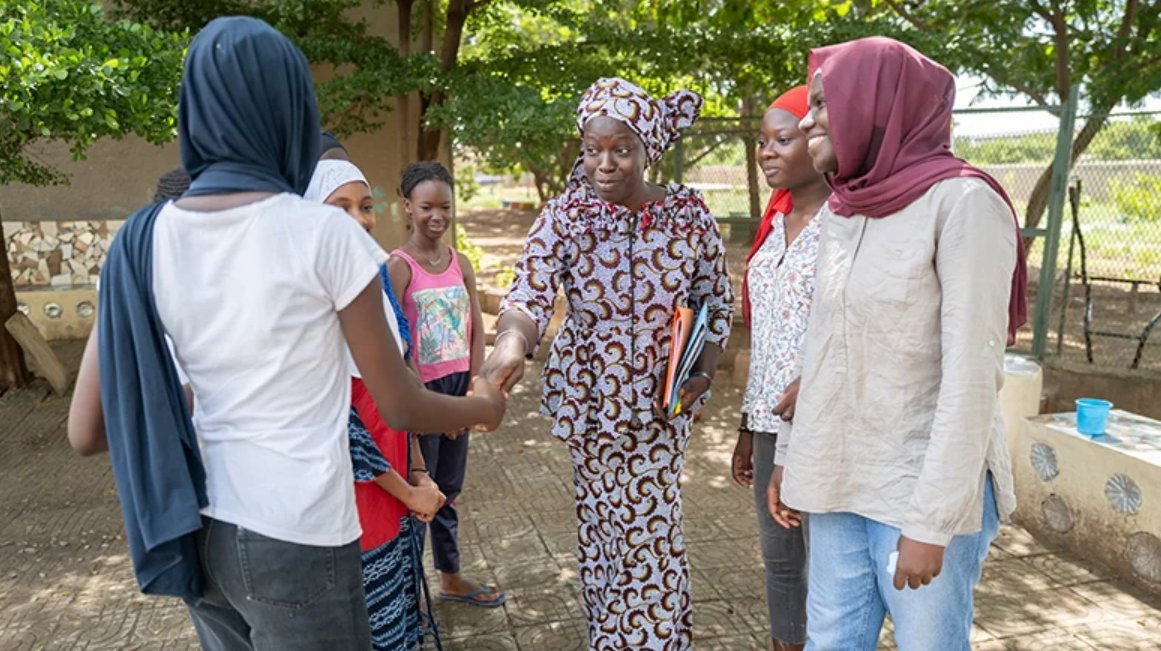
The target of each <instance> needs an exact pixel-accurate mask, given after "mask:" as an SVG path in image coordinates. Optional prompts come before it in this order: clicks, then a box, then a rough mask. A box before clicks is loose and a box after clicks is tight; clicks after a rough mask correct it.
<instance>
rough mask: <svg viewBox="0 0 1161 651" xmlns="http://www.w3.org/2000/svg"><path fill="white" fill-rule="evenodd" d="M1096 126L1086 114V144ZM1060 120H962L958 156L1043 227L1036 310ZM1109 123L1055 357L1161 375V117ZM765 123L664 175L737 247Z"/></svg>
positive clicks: (1068, 223)
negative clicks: (689, 190)
mask: <svg viewBox="0 0 1161 651" xmlns="http://www.w3.org/2000/svg"><path fill="white" fill-rule="evenodd" d="M1089 120H1090V118H1089V116H1078V117H1077V119H1076V128H1077V129H1078V136H1080V135H1081V134H1080V132H1079V130H1080V129H1081V128H1082V127H1083V125H1084V124H1086V123H1087V122H1089ZM1060 124H1061V122H1060V119H1059V117H1058V113H1054V112H1051V111H1047V110H1045V111H1021V112H1018V113H1014V112H1012V111H1010V110H996V111H982V110H968V111H961V112H957V113H956V115H955V128H954V133H955V140H954V145H953V146H954V149H955V153H956V155H958V156H960V157H962V158H964V159H966V160H968V161H969V162H971V163H973V164H975V165H977V166H979V167H981V168H983V169H984V170H986V171H987V172H989V173H990V174H992V175H993V176H994V177H995V178H996V179H998V180H999V181H1000V182H1001V183H1002V184H1003V185H1004V187H1005V188H1006V189H1007V190H1008V193H1009V194H1010V196H1011V198H1012V201H1013V204H1014V205H1015V208H1016V210H1017V213H1018V215H1020V218H1021V222H1022V223H1023V224H1024V225H1025V227H1026V231H1028V232H1036V231H1038V230H1040V236H1039V237H1029V238H1027V239H1026V242H1027V244H1028V263H1029V273H1028V277H1029V288H1028V289H1029V311H1030V313H1031V312H1032V311H1033V310H1034V309H1035V306H1036V304H1037V293H1038V291H1039V289H1040V287H1039V285H1040V279H1041V268H1042V266H1043V264H1044V259H1045V255H1044V253H1045V241H1046V238H1045V237H1043V229H1046V228H1047V227H1048V226H1049V223H1048V222H1049V218H1048V210H1047V206H1048V204H1049V200H1050V195H1051V191H1052V186H1051V165H1052V162H1053V160H1054V157H1055V155H1056V152H1057V141H1058V135H1059V132H1060V128H1061V127H1060ZM1103 125H1104V126H1103V127H1102V128H1101V129H1100V130H1099V131H1098V132H1097V133H1096V135H1095V136H1094V137H1092V138H1091V141H1090V142H1089V143H1088V145H1087V147H1086V148H1085V151H1084V153H1083V154H1082V155H1081V156H1080V157H1079V159H1078V160H1077V161H1076V163H1075V164H1074V165H1073V167H1072V169H1071V172H1070V175H1069V184H1068V188H1067V191H1068V192H1069V197H1071V200H1068V199H1066V198H1062V201H1064V205H1065V209H1064V213H1063V216H1062V220H1061V224H1060V226H1061V230H1060V239H1059V248H1058V250H1057V256H1056V265H1055V272H1054V273H1053V274H1051V276H1052V277H1053V282H1052V292H1053V295H1052V299H1053V300H1052V302H1051V311H1050V312H1049V313H1046V314H1045V315H1044V317H1043V318H1045V319H1046V320H1047V321H1048V346H1047V348H1046V350H1045V353H1046V354H1050V355H1051V354H1055V355H1059V356H1060V357H1062V358H1064V359H1066V360H1069V361H1075V362H1079V363H1084V364H1092V365H1094V366H1098V367H1103V368H1121V369H1139V370H1152V371H1161V324H1159V321H1161V114H1157V113H1146V112H1137V113H1133V112H1129V113H1122V114H1114V115H1110V116H1107V118H1106V119H1105V120H1104V121H1103ZM759 126H760V118H741V119H708V120H702V121H701V122H700V123H699V125H698V126H697V128H695V129H694V130H691V131H690V132H689V133H687V134H686V135H685V136H684V137H683V139H682V140H681V141H680V143H679V145H678V147H677V148H676V150H675V151H674V153H673V154H672V155H671V156H670V157H669V159H668V160H667V162H666V164H665V165H664V167H663V168H661V169H660V170H659V171H658V175H659V176H660V177H662V178H664V179H671V178H672V179H677V180H680V181H681V182H683V183H685V184H686V185H689V186H692V187H694V188H697V189H699V190H701V191H702V193H703V194H704V195H705V197H706V203H707V204H708V205H709V207H710V210H711V211H712V212H713V214H714V215H715V216H716V217H718V218H719V219H720V220H721V221H723V222H724V223H725V224H727V225H728V227H727V229H726V230H727V231H728V232H729V237H730V239H733V240H735V241H742V240H745V239H746V238H748V237H750V235H751V234H752V232H753V228H754V225H756V224H757V220H758V218H759V217H760V216H761V212H762V209H763V208H764V207H765V202H766V199H767V197H768V196H769V192H770V190H769V189H768V188H767V187H766V185H765V180H764V179H762V178H761V175H760V174H759V172H758V170H757V168H756V166H755V165H754V163H753V152H754V139H755V138H756V137H757V134H758V129H759ZM1060 190H1061V191H1062V192H1064V191H1065V190H1066V188H1063V187H1061V188H1060ZM1030 207H1031V209H1030ZM1030 215H1034V216H1036V218H1035V219H1029V216H1030ZM1078 234H1079V235H1078ZM1030 316H1033V315H1031V314H1030ZM1033 321H1034V319H1032V318H1030V319H1029V324H1028V325H1026V326H1025V327H1024V328H1022V329H1021V332H1020V336H1019V341H1018V344H1017V348H1018V349H1021V350H1025V351H1027V350H1030V347H1031V341H1032V324H1033ZM1155 331H1157V332H1155Z"/></svg>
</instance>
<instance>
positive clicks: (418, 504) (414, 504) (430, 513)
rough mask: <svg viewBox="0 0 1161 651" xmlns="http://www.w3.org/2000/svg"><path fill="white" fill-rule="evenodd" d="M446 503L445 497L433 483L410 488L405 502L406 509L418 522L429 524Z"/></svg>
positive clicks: (429, 482)
mask: <svg viewBox="0 0 1161 651" xmlns="http://www.w3.org/2000/svg"><path fill="white" fill-rule="evenodd" d="M445 503H447V497H445V496H444V494H443V493H441V492H440V490H439V487H437V486H436V485H435V483H434V482H431V481H428V482H424V483H421V484H419V485H418V486H412V487H411V491H410V494H409V496H408V500H407V508H408V509H409V510H410V511H411V512H412V513H414V514H415V517H416V518H418V519H419V521H420V522H425V523H426V522H431V521H432V520H433V519H434V518H435V513H436V511H438V510H440V509H441V508H443V505H444V504H445Z"/></svg>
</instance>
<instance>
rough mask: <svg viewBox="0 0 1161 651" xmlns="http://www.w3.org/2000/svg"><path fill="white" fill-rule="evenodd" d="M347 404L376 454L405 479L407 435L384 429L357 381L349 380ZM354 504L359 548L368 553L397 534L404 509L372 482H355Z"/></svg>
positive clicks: (383, 424) (369, 396)
mask: <svg viewBox="0 0 1161 651" xmlns="http://www.w3.org/2000/svg"><path fill="white" fill-rule="evenodd" d="M351 405H352V406H354V408H355V411H356V412H358V414H359V420H361V421H363V425H366V427H367V431H368V432H370V433H371V438H373V439H375V444H376V445H378V446H379V451H380V452H382V453H383V456H384V457H385V458H386V459H387V463H389V464H391V469H392V470H394V471H395V472H397V473H399V474H400V475H402V476H403V477H404V479H406V478H407V448H408V444H407V433H406V432H396V431H395V430H393V429H391V428H390V427H387V424H386V423H384V422H383V419H382V418H380V417H379V409H378V407H376V406H375V401H374V400H372V398H371V392H370V391H368V390H367V387H366V385H364V384H363V381H362V380H360V379H359V378H351ZM355 504H356V506H357V507H358V509H359V524H361V525H362V527H363V536H362V537H361V538H360V539H359V547H360V548H361V549H362V550H363V551H369V550H372V549H375V548H376V547H379V546H380V545H383V544H384V543H387V542H390V541H392V540H394V539H395V537H396V536H398V535H399V522H400V520H402V519H403V516H405V515H407V506H406V505H404V504H403V502H400V501H399V500H398V499H396V498H395V497H394V496H393V495H391V493H388V492H387V491H385V490H383V489H382V488H381V487H380V486H379V485H378V484H376V483H375V482H355Z"/></svg>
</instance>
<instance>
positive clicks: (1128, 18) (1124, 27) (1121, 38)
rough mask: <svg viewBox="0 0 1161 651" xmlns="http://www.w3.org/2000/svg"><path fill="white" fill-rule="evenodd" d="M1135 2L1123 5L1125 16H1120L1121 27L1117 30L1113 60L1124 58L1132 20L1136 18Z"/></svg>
mask: <svg viewBox="0 0 1161 651" xmlns="http://www.w3.org/2000/svg"><path fill="white" fill-rule="evenodd" d="M1137 6H1138V2H1137V0H1129V1H1128V2H1126V3H1125V15H1124V16H1121V27H1120V29H1118V30H1117V38H1116V40H1115V41H1114V42H1115V43H1116V45H1115V46H1113V59H1114V60H1116V59H1120V58H1121V57H1123V56H1125V51H1126V50H1127V49H1128V46H1129V44H1128V41H1129V36H1130V35H1131V34H1132V31H1133V19H1134V18H1136V17H1137Z"/></svg>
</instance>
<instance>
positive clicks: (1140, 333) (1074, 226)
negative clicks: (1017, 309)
mask: <svg viewBox="0 0 1161 651" xmlns="http://www.w3.org/2000/svg"><path fill="white" fill-rule="evenodd" d="M1061 232H1062V235H1061V240H1060V251H1059V255H1058V259H1059V262H1058V265H1057V267H1058V274H1057V279H1058V281H1057V282H1056V283H1055V286H1054V291H1055V296H1054V298H1055V299H1056V300H1055V301H1054V304H1055V305H1056V306H1057V309H1056V313H1055V314H1054V321H1055V323H1053V327H1054V334H1053V336H1054V352H1055V353H1056V354H1058V355H1060V356H1061V357H1062V358H1064V359H1067V360H1072V361H1077V362H1082V363H1086V364H1093V365H1096V366H1102V367H1110V368H1122V369H1144V370H1153V371H1161V333H1156V332H1155V330H1158V329H1161V328H1157V325H1158V322H1161V115H1157V114H1145V113H1138V114H1125V115H1120V116H1112V117H1110V118H1109V120H1108V122H1107V124H1106V126H1105V127H1104V128H1103V129H1102V130H1101V131H1100V132H1099V133H1098V134H1097V135H1096V137H1095V138H1094V139H1093V141H1092V143H1091V144H1090V145H1089V146H1088V148H1087V149H1086V152H1085V154H1083V155H1082V156H1081V157H1080V158H1079V159H1078V160H1077V162H1076V164H1075V165H1074V166H1073V168H1072V172H1071V176H1070V189H1069V202H1068V209H1067V210H1066V212H1065V218H1064V221H1063V224H1062V231H1061Z"/></svg>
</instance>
